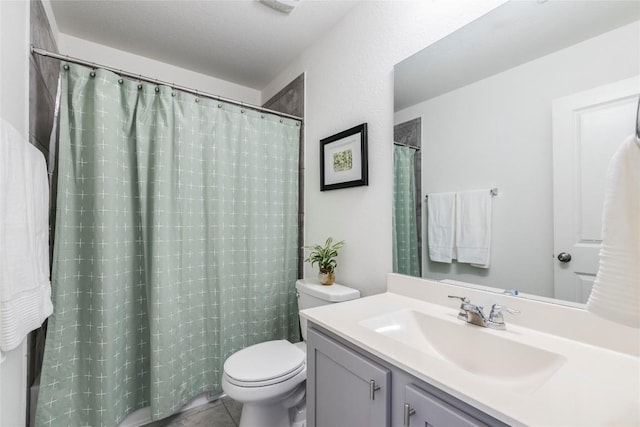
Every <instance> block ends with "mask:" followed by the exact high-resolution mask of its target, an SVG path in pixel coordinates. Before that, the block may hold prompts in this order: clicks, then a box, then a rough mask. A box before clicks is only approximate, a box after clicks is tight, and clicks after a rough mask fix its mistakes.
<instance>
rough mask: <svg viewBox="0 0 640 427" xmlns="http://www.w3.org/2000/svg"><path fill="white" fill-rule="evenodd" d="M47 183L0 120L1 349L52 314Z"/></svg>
mask: <svg viewBox="0 0 640 427" xmlns="http://www.w3.org/2000/svg"><path fill="white" fill-rule="evenodd" d="M48 218H49V183H48V180H47V167H46V162H45V160H44V156H43V155H42V153H40V152H39V151H38V150H37V149H36V148H35V147H34V146H33V145H31V144H29V143H28V142H26V141H25V140H24V138H23V137H22V136H21V135H20V133H19V132H18V131H17V130H16V129H15V128H14V127H13V126H11V125H10V124H9V123H8V122H6V121H4V120H1V121H0V350H1V351H9V350H13V349H14V348H16V347H17V346H18V345H19V344H20V343H21V342H22V340H23V339H24V338H25V337H26V336H27V334H28V333H29V332H31V331H32V330H34V329H37V328H38V327H40V325H41V324H42V322H43V321H44V320H45V319H46V318H47V317H48V316H49V315H50V314H51V313H52V312H53V305H52V304H51V286H50V283H49V220H48Z"/></svg>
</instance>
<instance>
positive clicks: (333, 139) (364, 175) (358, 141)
mask: <svg viewBox="0 0 640 427" xmlns="http://www.w3.org/2000/svg"><path fill="white" fill-rule="evenodd" d="M367 163H368V160H367V124H366V123H362V124H360V125H358V126H354V127H352V128H351V129H347V130H345V131H342V132H340V133H337V134H335V135H332V136H330V137H328V138H323V139H321V140H320V191H327V190H337V189H339V188H348V187H359V186H362V185H369V168H368V164H367Z"/></svg>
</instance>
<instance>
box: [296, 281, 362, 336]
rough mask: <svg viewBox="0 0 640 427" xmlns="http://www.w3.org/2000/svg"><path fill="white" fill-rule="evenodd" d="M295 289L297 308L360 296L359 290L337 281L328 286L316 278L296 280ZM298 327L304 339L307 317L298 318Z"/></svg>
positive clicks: (301, 308) (317, 305)
mask: <svg viewBox="0 0 640 427" xmlns="http://www.w3.org/2000/svg"><path fill="white" fill-rule="evenodd" d="M296 291H297V292H296V295H297V296H298V310H304V309H307V308H313V307H319V306H321V305H327V304H333V303H337V302H343V301H349V300H352V299H356V298H360V291H359V290H357V289H353V288H350V287H348V286H344V285H339V284H337V283H334V284H333V285H329V286H327V285H322V284H320V282H319V281H318V280H317V279H300V280H298V281H296ZM300 329H301V330H302V338H303V339H304V340H305V341H306V340H307V319H303V318H300Z"/></svg>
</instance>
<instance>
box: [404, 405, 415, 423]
mask: <svg viewBox="0 0 640 427" xmlns="http://www.w3.org/2000/svg"><path fill="white" fill-rule="evenodd" d="M415 413H416V410H415V409H413V408H412V407H411V405H409V404H408V403H405V404H404V424H403V425H404V427H409V425H410V422H411V420H410V418H411V415H413V414H415Z"/></svg>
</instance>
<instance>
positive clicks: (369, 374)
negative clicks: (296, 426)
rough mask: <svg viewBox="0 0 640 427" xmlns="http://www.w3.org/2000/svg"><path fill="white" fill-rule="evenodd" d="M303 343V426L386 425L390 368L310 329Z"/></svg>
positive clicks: (357, 426) (346, 426) (349, 426)
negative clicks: (304, 366)
mask: <svg viewBox="0 0 640 427" xmlns="http://www.w3.org/2000/svg"><path fill="white" fill-rule="evenodd" d="M307 342H308V346H307V363H308V366H307V410H308V412H307V425H308V426H309V427H360V426H361V427H378V426H379V427H387V426H389V425H390V410H389V408H390V398H391V373H390V371H389V370H388V369H386V368H384V367H382V366H380V365H378V364H377V363H374V362H372V361H371V360H369V359H367V358H366V357H363V356H361V355H360V354H358V353H356V352H354V351H352V350H350V349H348V348H346V347H344V346H342V345H340V344H338V343H336V342H335V341H333V340H331V339H329V338H327V337H326V336H324V335H323V334H321V333H318V332H317V331H315V330H313V329H309V331H308V337H307Z"/></svg>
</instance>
